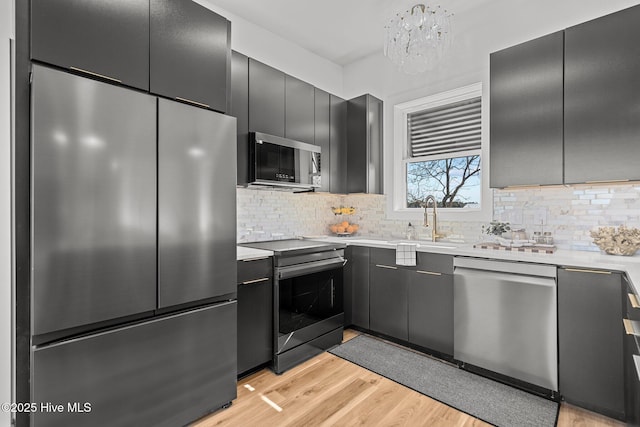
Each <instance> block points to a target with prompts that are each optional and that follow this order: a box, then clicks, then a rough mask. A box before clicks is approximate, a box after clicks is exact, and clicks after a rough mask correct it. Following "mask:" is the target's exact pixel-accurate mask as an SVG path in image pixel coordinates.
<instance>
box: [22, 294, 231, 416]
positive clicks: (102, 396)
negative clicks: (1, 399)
mask: <svg viewBox="0 0 640 427" xmlns="http://www.w3.org/2000/svg"><path fill="white" fill-rule="evenodd" d="M235 320H236V303H235V301H234V302H228V303H223V304H219V305H215V306H211V307H207V308H202V309H199V310H195V311H191V312H187V313H181V314H177V315H173V316H169V317H166V318H162V319H157V320H152V321H149V322H145V323H141V324H138V325H135V326H129V327H124V328H121V329H116V330H112V331H108V332H104V333H100V334H96V335H92V336H87V337H83V338H78V339H74V340H70V341H67V342H62V343H59V344H54V345H51V346H45V347H42V348H36V349H35V350H33V354H32V358H33V359H32V360H33V367H32V369H33V371H32V375H33V383H32V384H31V386H32V396H31V401H32V402H51V403H53V404H62V405H63V406H64V410H63V411H60V412H46V411H41V410H40V408H39V410H38V411H36V412H34V413H33V414H32V421H31V425H32V426H33V427H39V426H54V427H55V426H61V427H66V426H73V425H86V426H89V425H90V426H109V427H118V426H122V427H128V426H136V425H137V426H142V425H147V426H151V425H152V426H167V427H168V426H177V425H186V424H188V423H189V422H191V421H194V420H196V419H198V418H200V417H202V416H204V415H206V414H207V413H209V412H210V411H213V410H216V409H218V408H220V407H222V406H223V405H226V404H227V403H229V402H231V401H232V400H233V399H235V398H236V375H235V372H236V327H235ZM86 404H89V405H90V406H89V407H87V406H85V405H86ZM69 405H72V407H71V409H75V411H73V410H71V409H70V406H69ZM82 411H85V412H82Z"/></svg>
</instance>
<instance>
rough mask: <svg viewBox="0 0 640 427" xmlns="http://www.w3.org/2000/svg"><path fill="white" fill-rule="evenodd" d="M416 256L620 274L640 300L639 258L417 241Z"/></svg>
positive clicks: (358, 241)
mask: <svg viewBox="0 0 640 427" xmlns="http://www.w3.org/2000/svg"><path fill="white" fill-rule="evenodd" d="M322 240H327V241H331V242H340V243H345V244H347V245H356V246H368V247H374V248H386V249H395V247H396V245H395V244H394V243H389V242H388V241H387V240H384V239H376V238H364V237H363V238H358V237H349V238H344V237H333V236H330V237H326V238H323V239H322ZM416 243H418V248H417V250H418V251H419V252H432V253H441V254H448V255H455V256H469V257H477V258H488V259H497V260H505V261H520V262H531V263H537V264H548V265H558V266H566V267H580V268H585V269H595V270H611V271H621V272H624V273H626V274H627V278H628V279H629V282H630V283H631V286H632V287H633V288H634V289H635V293H636V295H638V296H639V297H640V292H639V291H640V255H638V254H637V255H635V256H616V255H606V254H602V253H599V252H587V251H570V250H563V249H558V250H557V251H556V252H555V253H553V254H539V253H529V252H515V251H502V250H494V249H476V248H474V247H473V244H471V243H450V242H437V243H436V244H433V243H431V242H422V241H416Z"/></svg>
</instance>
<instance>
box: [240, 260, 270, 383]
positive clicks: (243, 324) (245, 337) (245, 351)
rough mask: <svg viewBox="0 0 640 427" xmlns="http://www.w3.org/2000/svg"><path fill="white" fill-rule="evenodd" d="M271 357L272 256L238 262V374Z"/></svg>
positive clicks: (259, 364)
mask: <svg viewBox="0 0 640 427" xmlns="http://www.w3.org/2000/svg"><path fill="white" fill-rule="evenodd" d="M272 357H273V266H272V260H271V258H264V259H259V260H247V261H238V375H241V374H243V373H245V372H248V371H250V370H252V369H254V368H257V367H259V366H261V365H264V364H266V363H268V362H270V361H271V359H272Z"/></svg>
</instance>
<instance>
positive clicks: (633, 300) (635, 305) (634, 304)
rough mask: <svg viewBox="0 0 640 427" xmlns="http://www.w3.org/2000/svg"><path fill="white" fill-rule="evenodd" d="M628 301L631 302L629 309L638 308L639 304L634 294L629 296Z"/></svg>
mask: <svg viewBox="0 0 640 427" xmlns="http://www.w3.org/2000/svg"><path fill="white" fill-rule="evenodd" d="M629 301H630V302H631V307H633V308H640V304H639V303H638V297H637V296H635V295H634V294H629Z"/></svg>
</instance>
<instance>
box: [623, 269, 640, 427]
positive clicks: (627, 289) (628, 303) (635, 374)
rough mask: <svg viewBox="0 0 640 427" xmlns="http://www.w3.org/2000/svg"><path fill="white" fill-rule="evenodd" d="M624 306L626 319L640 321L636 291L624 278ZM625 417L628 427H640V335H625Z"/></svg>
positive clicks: (639, 308)
mask: <svg viewBox="0 0 640 427" xmlns="http://www.w3.org/2000/svg"><path fill="white" fill-rule="evenodd" d="M623 290H624V292H623V295H622V300H623V302H622V306H623V307H624V308H626V310H625V312H626V315H625V318H626V319H628V320H631V321H635V322H638V321H640V304H639V303H638V297H637V296H636V294H635V291H634V289H633V288H632V287H631V284H630V283H629V282H628V280H627V278H626V276H625V277H624V287H623ZM624 340H625V341H624V379H625V384H624V390H625V412H626V413H625V416H626V420H625V421H626V422H627V425H628V426H633V427H638V426H640V335H636V334H629V333H625V337H624Z"/></svg>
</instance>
